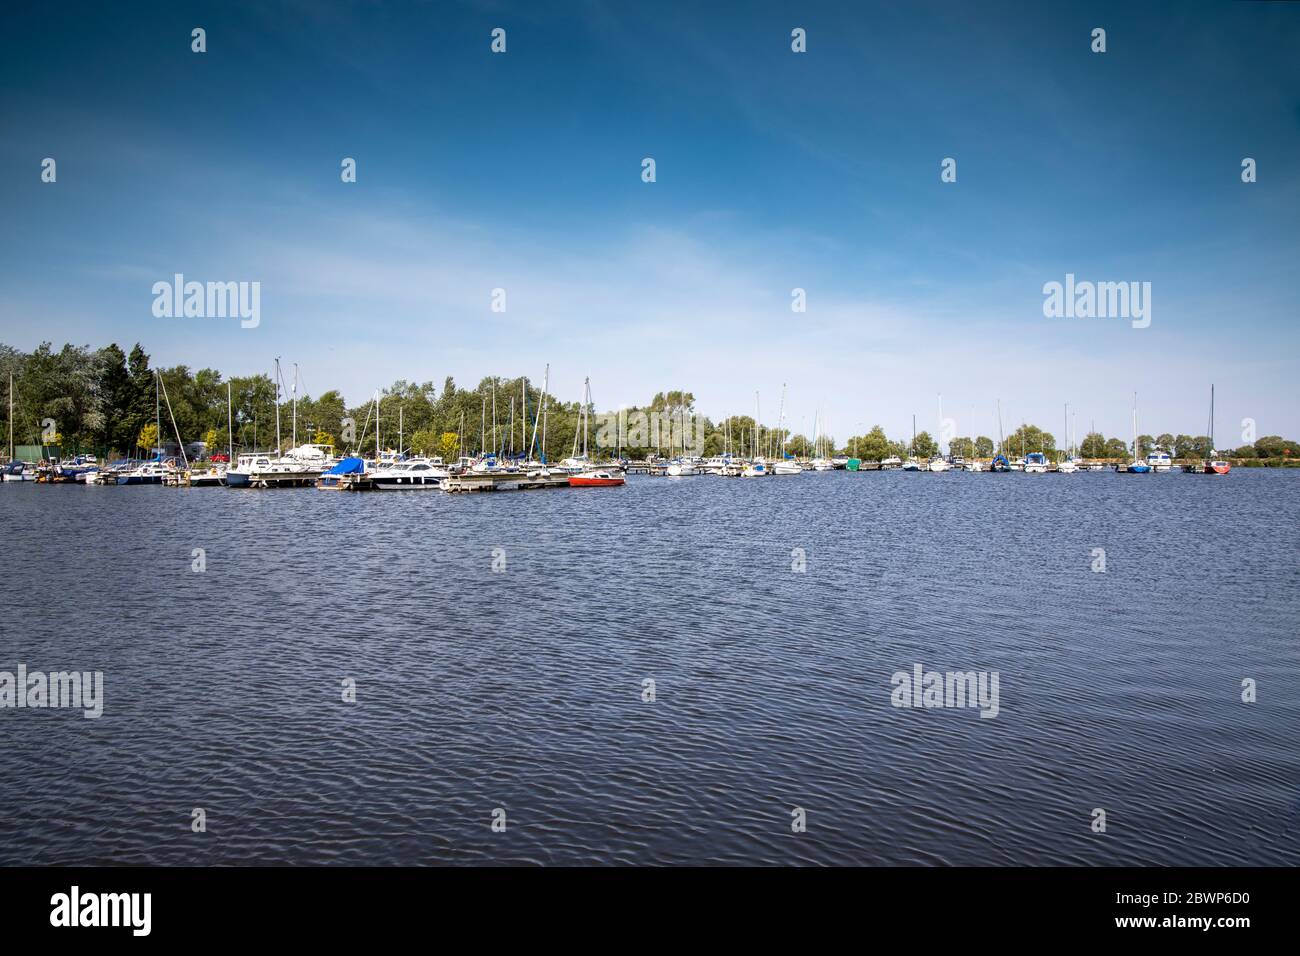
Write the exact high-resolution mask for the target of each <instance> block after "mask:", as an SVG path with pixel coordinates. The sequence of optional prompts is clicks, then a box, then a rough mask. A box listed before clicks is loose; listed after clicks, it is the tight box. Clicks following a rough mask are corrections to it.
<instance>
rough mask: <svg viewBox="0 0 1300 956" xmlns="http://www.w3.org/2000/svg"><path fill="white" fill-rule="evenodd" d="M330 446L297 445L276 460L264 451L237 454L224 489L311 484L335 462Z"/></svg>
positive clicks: (227, 474)
mask: <svg viewBox="0 0 1300 956" xmlns="http://www.w3.org/2000/svg"><path fill="white" fill-rule="evenodd" d="M333 451H334V449H333V447H332V446H330V445H299V446H298V447H297V448H290V449H289V450H288V451H287V452H286V453H285V454H283V455H281V456H279V457H275V458H273V457H271V456H270V455H269V454H267V453H265V452H258V453H254V454H251V455H240V456H239V460H238V463H237V464H236V465H235V467H234V468H229V469H227V470H226V487H227V488H295V487H301V486H303V485H314V484H315V483H316V479H318V478H319V477H320V476H321V475H323V474H324V473H325V472H326V471H328V470H329V469H330V468H332V467H333V466H334V465H336V464H337V463H338V462H337V461H336V460H335V459H334V457H333Z"/></svg>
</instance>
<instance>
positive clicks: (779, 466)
mask: <svg viewBox="0 0 1300 956" xmlns="http://www.w3.org/2000/svg"><path fill="white" fill-rule="evenodd" d="M802 473H803V466H802V465H800V464H799V462H797V461H795V459H793V458H782V459H781V460H780V461H778V462H777V463H776V464H775V465H773V466H772V474H774V475H798V474H802Z"/></svg>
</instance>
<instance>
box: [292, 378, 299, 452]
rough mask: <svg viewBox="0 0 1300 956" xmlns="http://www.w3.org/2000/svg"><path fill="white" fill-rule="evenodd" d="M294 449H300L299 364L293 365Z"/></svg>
mask: <svg viewBox="0 0 1300 956" xmlns="http://www.w3.org/2000/svg"><path fill="white" fill-rule="evenodd" d="M293 447H294V448H297V447H298V363H297V362H294V363H293Z"/></svg>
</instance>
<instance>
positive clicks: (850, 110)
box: [0, 2, 1300, 447]
mask: <svg viewBox="0 0 1300 956" xmlns="http://www.w3.org/2000/svg"><path fill="white" fill-rule="evenodd" d="M0 16H2V17H3V23H4V26H3V30H0V64H2V65H0V207H2V208H3V210H4V219H3V221H4V227H3V230H2V231H0V243H2V244H3V245H2V246H0V252H2V253H3V255H2V257H0V341H2V342H6V343H8V344H11V345H15V346H18V347H20V348H24V349H30V348H32V347H34V346H36V345H37V344H39V343H40V342H41V341H46V340H48V341H52V342H54V343H55V344H56V345H60V344H62V343H63V342H64V341H71V342H74V343H79V344H90V345H94V346H99V345H103V344H107V343H108V342H110V341H116V342H118V343H119V344H121V345H123V346H124V347H129V346H130V344H131V343H133V342H136V341H139V342H141V343H142V344H143V345H144V346H145V348H146V349H147V350H148V351H149V352H150V353H151V354H152V356H153V357H154V359H155V361H156V362H158V363H161V364H165V365H172V364H182V363H183V364H187V365H190V366H191V367H195V368H198V367H205V366H210V367H214V368H218V369H221V370H222V371H223V372H225V373H228V374H248V373H251V372H256V371H269V370H270V368H271V365H272V360H273V358H274V357H275V356H281V357H282V358H283V360H284V361H285V362H286V363H290V362H297V363H298V364H299V366H300V367H301V369H302V372H303V377H304V381H305V383H306V385H307V387H308V389H309V391H311V392H312V393H313V394H319V393H320V392H321V391H323V390H324V389H326V388H340V389H342V390H343V391H344V393H345V395H346V396H347V398H348V399H349V401H351V402H360V401H362V400H363V399H364V398H365V397H366V396H367V395H369V394H370V393H371V392H372V391H373V390H374V389H375V388H376V387H381V386H384V385H387V384H390V383H391V382H393V381H394V380H396V379H399V378H401V379H408V380H416V381H427V380H432V381H434V382H435V383H437V384H439V385H440V384H441V382H442V380H443V378H444V377H445V376H447V375H452V376H454V377H455V378H456V379H457V381H458V382H462V383H465V384H473V383H476V382H477V381H478V380H479V379H480V378H482V377H483V376H486V375H492V374H500V375H519V374H528V375H530V376H532V377H533V378H534V379H536V380H538V381H539V382H540V379H541V376H542V370H543V366H544V365H545V363H547V362H549V363H550V365H551V382H552V386H553V390H554V391H556V392H558V393H559V395H560V396H561V397H562V398H564V399H567V400H576V399H577V398H579V397H580V393H581V386H582V380H583V378H584V377H586V376H588V375H590V376H591V380H592V391H593V394H594V398H595V400H596V403H597V405H598V406H599V407H601V408H613V407H617V406H619V405H631V404H638V403H639V404H644V403H645V402H647V401H648V400H649V399H650V398H651V397H652V396H653V394H654V393H655V392H657V391H661V390H666V389H669V388H685V389H689V390H691V391H693V392H694V393H695V395H696V397H697V403H698V405H699V407H700V409H701V410H702V411H704V412H705V413H707V414H709V415H711V416H714V417H718V416H721V415H724V414H728V413H746V414H748V413H752V411H753V408H754V392H755V390H759V391H761V394H762V417H763V419H764V421H765V422H768V423H769V424H771V423H774V422H775V419H776V413H777V406H778V402H779V399H780V395H781V388H782V384H783V383H785V384H786V385H787V386H788V396H787V399H786V421H787V423H788V424H791V425H792V426H793V427H794V428H795V429H796V430H804V431H809V430H811V427H812V419H813V415H814V413H815V412H816V411H817V410H820V411H821V414H822V416H823V418H824V420H825V421H826V422H827V424H828V427H829V429H830V431H831V432H832V433H833V434H834V435H835V436H837V437H838V438H841V439H843V438H847V437H848V436H849V435H851V434H855V433H860V432H861V431H863V430H864V428H865V427H868V426H869V425H871V424H874V423H880V424H882V425H884V426H885V428H886V430H887V431H888V432H889V433H890V434H891V435H892V436H894V437H903V436H904V435H906V434H908V433H910V430H911V416H912V415H913V414H916V415H917V417H918V427H919V428H922V429H927V430H929V431H931V432H934V431H935V429H936V427H937V418H938V413H939V396H940V394H942V403H943V409H944V413H945V414H946V415H948V416H950V417H952V418H954V419H956V431H957V434H968V433H969V432H970V430H971V424H970V423H971V421H972V418H973V419H974V424H975V428H976V430H977V431H978V432H979V433H980V434H986V435H992V436H994V437H996V434H997V423H996V418H995V411H996V407H997V402H998V401H999V400H1000V401H1001V403H1002V408H1003V417H1004V421H1005V423H1006V424H1005V426H1004V427H1005V428H1006V430H1008V431H1010V430H1011V429H1012V427H1013V426H1014V424H1015V423H1018V422H1020V421H1021V420H1028V421H1032V422H1035V423H1037V424H1040V425H1042V426H1044V427H1046V428H1048V429H1049V430H1050V431H1052V432H1053V433H1054V434H1056V435H1057V436H1058V438H1059V437H1060V434H1061V427H1062V414H1063V406H1064V405H1065V404H1066V403H1069V405H1070V407H1071V409H1072V410H1074V411H1075V412H1076V413H1077V416H1078V417H1077V429H1078V433H1079V435H1080V436H1082V434H1083V433H1084V432H1085V431H1086V430H1087V429H1088V427H1089V426H1090V425H1091V424H1092V423H1093V422H1095V423H1096V425H1097V427H1098V428H1099V429H1100V430H1103V431H1104V432H1106V434H1107V435H1118V436H1120V437H1127V436H1128V434H1129V414H1130V406H1131V404H1132V396H1133V392H1134V391H1136V392H1137V393H1138V401H1139V406H1140V407H1139V413H1140V417H1141V421H1140V425H1141V429H1142V431H1144V432H1151V433H1159V432H1164V431H1169V432H1173V433H1178V432H1187V433H1194V434H1199V433H1201V432H1203V430H1204V427H1205V421H1206V414H1207V412H1208V399H1209V387H1210V384H1211V382H1213V383H1215V384H1216V386H1217V396H1218V420H1217V437H1219V439H1220V440H1219V445H1220V446H1221V447H1229V446H1233V445H1236V444H1240V443H1242V442H1241V439H1240V438H1239V436H1238V435H1237V432H1238V431H1239V430H1240V427H1239V423H1240V421H1241V420H1242V419H1243V418H1251V419H1254V420H1255V421H1256V422H1257V431H1258V434H1259V435H1265V434H1282V435H1284V436H1287V437H1295V436H1300V402H1298V401H1297V398H1298V397H1300V394H1298V393H1300V389H1298V388H1297V381H1300V375H1298V374H1297V373H1300V349H1298V346H1300V333H1298V332H1297V319H1298V318H1300V305H1298V300H1297V294H1296V293H1297V275H1298V274H1300V267H1298V265H1297V263H1300V4H1275V3H1230V2H1223V3H1188V4H1176V5H1175V4H1157V3H1152V4H1146V3H1138V4H1133V3H1108V4H1098V3H1087V4H1083V3H1080V4H1072V3H1062V4H1057V3H1053V4H1042V5H1031V4H1010V3H1008V4H1000V3H991V2H990V3H984V2H981V3H979V4H969V3H956V2H953V3H918V4H911V3H908V4H897V3H847V2H846V3H807V4H785V3H762V2H759V3H745V4H719V5H701V4H686V3H657V4H633V3H614V2H607V3H606V2H586V3H582V2H572V3H492V2H480V3H460V4H446V3H439V4H414V3H412V4H398V3H351V4H327V3H309V2H292V3H266V4H243V3H220V4H217V3H211V4H192V3H184V2H180V3H168V4H157V5H147V4H128V5H123V6H108V5H91V4H63V3H54V4H49V5H39V6H38V5H33V6H30V7H28V8H26V9H21V10H20V9H15V8H13V7H12V6H9V7H6V9H5V10H4V12H3V14H0ZM194 27H203V28H204V29H205V30H206V31H207V52H206V53H203V54H195V53H192V52H191V49H190V45H191V38H190V31H191V29H192V28H194ZM495 27H501V28H504V29H505V30H506V31H507V52H506V53H505V54H493V53H491V52H490V50H489V43H490V32H491V30H492V29H493V28H495ZM795 27H802V28H804V29H806V31H807V46H808V52H807V53H804V54H796V53H793V52H792V51H791V48H790V44H791V40H790V32H791V30H792V29H793V28H795ZM1094 27H1103V28H1104V29H1105V30H1106V38H1107V51H1106V52H1105V53H1103V54H1097V53H1093V52H1092V51H1091V49H1090V44H1091V37H1090V34H1091V31H1092V29H1093V28H1094ZM45 157H53V158H55V159H56V161H57V164H58V166H57V175H58V178H57V182H55V183H52V184H51V183H43V182H42V181H41V161H42V159H43V158H45ZM344 157H353V158H355V159H356V162H357V182H356V183H346V184H345V183H343V182H341V181H340V163H341V161H342V159H343V158H344ZM644 157H653V158H654V160H655V163H656V176H657V181H656V182H654V183H645V182H643V181H642V178H641V172H642V166H641V163H642V159H643V158H644ZM946 157H952V158H954V159H955V160H956V162H957V181H956V182H955V183H944V182H941V181H940V164H941V162H942V160H944V158H946ZM1244 157H1251V158H1253V159H1254V160H1255V161H1256V162H1257V168H1258V181H1257V182H1255V183H1250V184H1246V183H1243V182H1242V181H1241V163H1242V159H1243V158H1244ZM175 273H183V274H184V275H185V277H186V279H190V280H198V281H241V280H242V281H257V282H260V283H261V288H262V293H261V322H260V325H259V326H258V327H257V328H255V329H241V328H240V325H239V322H238V320H232V319H202V318H156V317H155V316H154V315H153V313H152V305H153V300H154V296H153V293H152V291H151V288H152V285H153V283H155V282H157V281H163V280H170V279H171V278H172V276H173V275H174V274H175ZM1067 273H1071V274H1074V275H1075V276H1077V278H1078V279H1079V280H1081V281H1082V280H1091V281H1136V282H1150V283H1151V289H1152V292H1151V324H1150V326H1149V327H1148V328H1141V329H1138V328H1133V327H1132V325H1131V323H1130V322H1129V321H1128V320H1124V319H1097V318H1094V319H1077V318H1075V319H1067V318H1047V317H1045V316H1044V314H1043V300H1044V296H1043V291H1042V290H1043V285H1044V283H1047V282H1052V281H1057V282H1064V281H1065V276H1066V274H1067ZM796 287H799V288H803V289H805V290H806V294H807V311H806V312H804V313H796V312H792V311H791V307H790V303H791V290H792V289H794V288H796ZM494 288H503V289H505V290H506V303H507V307H506V311H505V312H504V313H494V312H492V311H491V309H490V305H491V301H492V290H493V289H494Z"/></svg>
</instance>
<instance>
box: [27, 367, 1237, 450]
mask: <svg viewBox="0 0 1300 956" xmlns="http://www.w3.org/2000/svg"><path fill="white" fill-rule="evenodd" d="M9 381H10V384H9V391H10V393H12V392H13V377H12V376H10V380H9ZM9 417H10V418H12V417H13V414H12V413H10V416H9ZM10 444H12V442H11V443H10ZM1210 457H1211V458H1213V457H1214V385H1213V384H1211V385H1210Z"/></svg>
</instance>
